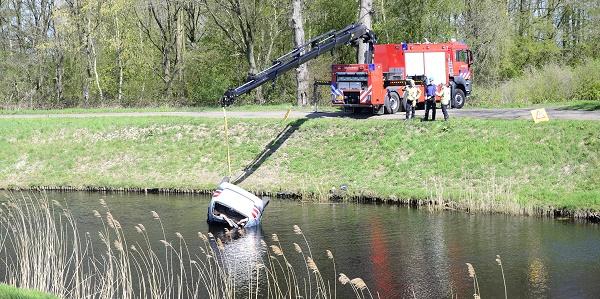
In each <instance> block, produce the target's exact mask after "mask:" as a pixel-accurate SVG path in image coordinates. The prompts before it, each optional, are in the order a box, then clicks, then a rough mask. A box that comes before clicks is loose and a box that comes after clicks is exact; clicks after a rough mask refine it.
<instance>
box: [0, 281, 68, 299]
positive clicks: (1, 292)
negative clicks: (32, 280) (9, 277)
mask: <svg viewBox="0 0 600 299" xmlns="http://www.w3.org/2000/svg"><path fill="white" fill-rule="evenodd" d="M0 298H2V299H55V298H58V297H56V296H52V295H48V294H44V293H42V292H39V291H34V290H27V289H19V288H16V287H13V286H11V285H6V284H0Z"/></svg>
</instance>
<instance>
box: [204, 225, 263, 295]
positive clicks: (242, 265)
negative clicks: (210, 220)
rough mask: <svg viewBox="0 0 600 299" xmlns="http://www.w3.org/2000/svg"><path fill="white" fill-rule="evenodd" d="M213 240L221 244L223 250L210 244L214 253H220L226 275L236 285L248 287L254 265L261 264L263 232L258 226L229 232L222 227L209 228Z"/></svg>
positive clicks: (254, 269)
mask: <svg viewBox="0 0 600 299" xmlns="http://www.w3.org/2000/svg"><path fill="white" fill-rule="evenodd" d="M209 231H210V232H211V233H212V234H213V235H214V237H215V238H218V239H220V240H221V241H222V242H223V248H224V249H223V250H222V251H219V250H218V249H217V247H216V244H214V243H211V246H214V247H213V250H214V251H215V252H221V256H220V259H221V262H222V264H224V265H226V267H227V269H228V273H229V274H230V275H232V276H233V278H234V280H235V282H236V284H237V285H248V284H249V280H250V278H251V277H253V276H252V275H253V274H256V265H257V264H259V263H264V262H263V253H264V250H263V246H262V245H261V244H260V243H261V242H260V241H261V240H263V232H262V229H261V227H260V226H257V227H249V228H240V229H232V230H229V229H227V228H224V227H222V226H213V225H210V226H209Z"/></svg>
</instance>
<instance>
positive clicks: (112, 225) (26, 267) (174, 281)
mask: <svg viewBox="0 0 600 299" xmlns="http://www.w3.org/2000/svg"><path fill="white" fill-rule="evenodd" d="M99 204H100V207H101V208H100V209H98V210H91V211H90V214H91V216H92V217H93V218H92V219H96V221H97V223H98V231H96V232H93V233H83V234H82V233H81V232H80V231H79V229H78V225H77V220H76V218H75V217H74V216H73V214H72V213H71V211H70V210H69V209H68V207H66V205H64V204H61V203H59V202H56V201H55V202H49V201H48V199H47V197H46V196H45V194H43V193H40V194H35V193H32V194H24V193H21V194H15V193H10V194H9V196H8V198H7V200H6V202H4V203H3V204H2V208H1V209H0V261H1V263H2V264H4V265H5V269H6V271H5V277H2V280H3V281H4V282H6V283H8V284H11V285H14V286H17V287H20V288H27V289H35V290H40V291H44V292H47V293H49V294H54V295H56V296H57V297H60V298H198V297H203V298H235V297H240V296H247V297H248V298H262V297H267V298H292V297H295V298H300V297H302V298H336V297H337V286H336V285H337V283H338V282H337V281H336V280H333V282H331V281H329V280H327V279H326V278H324V277H323V276H322V275H321V271H320V269H319V266H318V265H317V263H316V262H315V259H314V257H313V255H312V253H310V245H309V242H308V239H307V238H306V236H305V235H304V234H303V232H302V230H301V229H300V227H299V226H297V225H295V226H294V227H293V231H294V233H295V234H296V235H300V236H301V239H302V240H303V241H304V242H305V244H306V245H305V246H306V248H307V250H308V252H309V255H304V250H303V248H302V247H301V246H300V245H299V244H298V243H294V247H293V250H294V251H296V252H297V253H299V254H301V255H302V261H303V263H304V265H305V267H306V269H305V270H306V273H307V274H306V275H305V277H302V275H298V274H297V271H296V270H297V269H294V266H293V265H292V261H291V260H289V258H290V257H288V256H287V255H286V250H285V249H284V247H283V246H282V244H281V242H280V241H279V239H280V237H279V236H277V235H273V236H272V238H271V239H272V242H273V243H272V244H267V242H266V241H264V240H261V242H260V245H259V249H261V250H262V251H263V252H265V253H267V254H266V258H263V257H262V256H263V255H260V258H259V260H257V261H256V262H255V263H254V264H252V265H249V266H248V267H247V269H236V267H238V266H236V264H235V263H232V262H230V261H231V260H230V259H229V258H228V253H227V243H228V242H229V240H232V239H233V238H235V237H237V236H241V235H243V234H244V233H245V232H244V231H243V230H236V231H229V230H226V231H225V232H224V233H223V235H222V236H215V235H213V234H212V233H207V234H204V233H202V232H198V237H197V238H196V239H194V242H188V241H187V240H186V239H185V237H184V236H183V235H182V234H181V233H179V232H175V233H174V234H169V233H168V232H167V229H166V228H165V227H164V225H163V223H162V221H161V217H160V215H159V213H158V212H156V211H152V212H151V213H150V215H149V216H150V217H149V221H151V222H154V225H151V227H154V228H157V229H158V230H159V231H160V232H161V235H160V237H159V239H158V240H153V239H151V237H150V235H149V233H148V228H147V227H146V225H144V224H141V223H140V224H136V225H134V227H133V228H134V229H135V232H136V234H137V236H138V237H135V238H132V237H131V236H130V237H129V238H127V237H126V235H125V233H124V227H123V225H122V224H121V222H119V220H118V219H116V217H115V216H114V215H113V213H112V212H111V210H110V207H109V206H108V205H107V204H106V202H105V201H104V200H100V202H99ZM96 236H97V237H96ZM194 243H197V244H194ZM269 251H270V252H271V253H272V254H268V253H269ZM323 257H326V258H327V259H331V260H332V261H333V260H334V257H333V253H332V252H331V251H329V250H327V251H326V252H325V253H324V256H323ZM334 272H335V270H334ZM235 273H245V274H244V276H246V277H249V281H247V282H244V281H238V280H237V279H236V276H235V275H234V274H235ZM246 274H247V275H246ZM334 274H335V276H336V277H337V273H334ZM349 282H350V285H351V287H352V288H353V290H354V292H355V295H356V296H357V297H358V298H364V297H365V294H370V291H369V290H368V287H367V286H366V284H365V283H364V281H363V280H362V279H361V278H354V279H353V280H351V281H349ZM332 283H333V284H334V292H333V293H332V292H331V288H330V285H331V284H332ZM340 283H341V282H340ZM363 291H364V292H367V293H363ZM240 294H241V295H240ZM371 297H372V296H371Z"/></svg>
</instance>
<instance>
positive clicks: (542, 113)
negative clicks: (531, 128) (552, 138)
mask: <svg viewBox="0 0 600 299" xmlns="http://www.w3.org/2000/svg"><path fill="white" fill-rule="evenodd" d="M531 117H533V121H534V122H535V123H536V124H537V123H539V122H543V121H549V120H550V119H549V118H548V113H546V109H544V108H541V109H535V110H531Z"/></svg>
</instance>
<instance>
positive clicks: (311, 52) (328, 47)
mask: <svg viewBox="0 0 600 299" xmlns="http://www.w3.org/2000/svg"><path fill="white" fill-rule="evenodd" d="M360 40H362V42H363V43H366V44H368V45H369V49H368V51H369V53H367V55H366V61H365V63H369V64H370V63H372V59H373V55H372V53H373V45H374V44H375V43H376V37H375V34H374V33H373V32H372V31H371V30H370V29H368V28H367V27H366V26H365V25H363V24H352V25H349V26H347V27H346V28H344V29H342V30H338V31H335V30H331V31H329V32H327V33H324V34H322V35H319V36H317V37H315V38H313V39H311V40H310V41H308V42H307V43H305V44H304V45H302V46H300V47H296V48H294V50H292V51H290V52H289V53H287V54H285V55H283V56H281V57H279V58H277V59H276V60H275V61H273V64H272V65H271V66H270V67H269V68H267V69H266V70H264V71H262V72H260V73H258V74H250V75H249V76H248V78H247V79H246V82H244V84H242V85H240V86H238V87H236V88H231V89H228V90H227V91H226V92H225V94H224V95H223V98H221V105H222V106H223V107H225V106H229V105H231V104H233V102H234V101H235V100H236V98H237V97H238V96H241V95H243V94H246V93H248V92H250V91H252V90H253V89H255V88H257V87H259V86H261V85H263V84H264V83H266V82H268V81H270V80H275V79H276V78H277V77H278V76H280V75H282V74H283V73H285V72H287V71H289V70H291V69H294V68H297V67H298V66H300V65H301V64H303V63H306V62H308V61H310V60H312V59H315V58H317V57H319V56H321V55H323V54H325V53H327V52H329V51H332V50H333V49H335V48H338V47H340V46H342V45H346V44H351V43H355V42H357V41H360Z"/></svg>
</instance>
